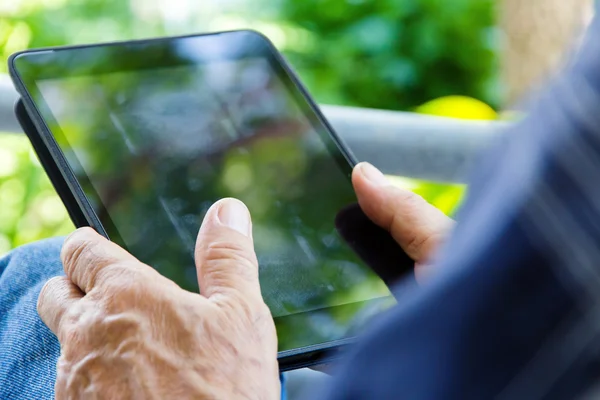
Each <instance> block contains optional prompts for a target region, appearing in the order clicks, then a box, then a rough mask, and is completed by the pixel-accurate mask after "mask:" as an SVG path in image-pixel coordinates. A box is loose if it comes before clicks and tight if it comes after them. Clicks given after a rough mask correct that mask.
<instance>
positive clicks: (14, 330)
mask: <svg viewBox="0 0 600 400" xmlns="http://www.w3.org/2000/svg"><path fill="white" fill-rule="evenodd" d="M61 245H62V239H60V238H56V239H50V240H45V241H42V242H38V243H34V244H30V245H27V246H23V247H21V248H19V249H17V250H15V251H13V252H12V253H10V254H9V255H8V256H6V257H4V258H3V259H1V260H0V399H12V400H19V399H23V400H25V399H32V400H33V399H35V400H38V399H39V400H42V399H52V398H54V381H55V378H56V360H57V359H58V356H59V354H60V346H59V344H58V340H57V339H56V336H54V334H53V333H52V332H51V331H50V330H49V329H48V328H46V325H44V323H43V322H42V321H41V319H40V318H39V316H38V314H37V312H36V304H37V298H38V294H39V293H40V290H41V289H42V286H44V283H45V282H46V281H47V280H48V279H49V278H51V277H53V276H56V275H61V274H63V269H62V264H61V262H60V258H59V255H60V248H61Z"/></svg>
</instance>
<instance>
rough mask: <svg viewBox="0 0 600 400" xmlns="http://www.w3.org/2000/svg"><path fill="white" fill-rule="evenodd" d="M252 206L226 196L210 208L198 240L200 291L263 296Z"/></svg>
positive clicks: (197, 261) (211, 294)
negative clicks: (256, 252) (251, 213)
mask: <svg viewBox="0 0 600 400" xmlns="http://www.w3.org/2000/svg"><path fill="white" fill-rule="evenodd" d="M251 232H252V222H251V220H250V213H249V212H248V209H247V208H246V206H245V205H244V203H242V202H241V201H239V200H235V199H223V200H220V201H218V202H216V203H215V204H213V206H212V207H211V208H210V210H208V213H206V216H205V217H204V221H203V223H202V227H201V228H200V232H199V234H198V240H197V242H196V268H197V271H198V284H199V285H200V293H202V294H203V295H204V296H206V297H211V296H213V295H215V294H217V293H221V294H222V293H231V292H232V291H234V292H237V293H239V294H242V295H243V296H245V297H246V296H247V297H251V298H257V296H258V297H260V284H259V281H258V262H257V260H256V254H255V253H254V244H253V242H252V233H251Z"/></svg>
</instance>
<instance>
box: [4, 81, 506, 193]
mask: <svg viewBox="0 0 600 400" xmlns="http://www.w3.org/2000/svg"><path fill="white" fill-rule="evenodd" d="M16 100H17V94H16V92H15V91H14V89H13V86H12V83H11V81H10V79H9V78H8V77H7V76H3V75H0V132H15V133H16V132H20V131H21V129H20V127H19V125H18V123H17V121H16V119H15V117H14V114H13V106H14V103H15V101H16ZM322 110H323V112H324V114H325V116H326V117H327V119H328V120H329V121H330V122H331V124H332V125H333V127H334V128H335V130H336V131H337V132H338V133H339V134H340V136H341V137H342V139H343V140H344V141H345V142H346V143H347V144H348V146H349V147H350V149H352V151H353V152H354V154H355V156H356V157H357V159H359V160H366V161H370V162H372V163H373V164H375V165H377V166H378V167H379V168H381V169H382V170H383V171H384V172H386V173H390V174H395V175H400V176H406V177H411V178H420V179H428V180H434V181H440V182H464V180H465V175H466V171H467V170H468V169H469V167H470V165H471V163H472V162H473V159H474V158H475V157H476V155H477V154H478V153H479V152H480V150H481V149H482V148H484V147H485V146H486V145H487V144H488V143H490V141H491V139H492V138H493V137H494V136H495V135H496V134H497V132H498V131H499V130H500V128H501V127H502V124H500V123H491V122H474V121H464V120H456V119H450V118H439V117H430V116H424V115H420V114H414V113H407V112H397V111H383V110H373V109H366V108H355V107H339V106H322Z"/></svg>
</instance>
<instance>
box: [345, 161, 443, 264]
mask: <svg viewBox="0 0 600 400" xmlns="http://www.w3.org/2000/svg"><path fill="white" fill-rule="evenodd" d="M352 183H353V185H354V189H355V191H356V195H357V197H358V202H359V204H360V207H361V208H362V210H363V211H364V213H365V214H366V215H367V216H368V217H369V218H370V219H371V220H372V221H373V222H375V223H376V224H377V225H379V226H381V227H382V228H384V229H386V230H388V231H389V232H390V233H391V234H392V236H393V237H394V239H395V240H396V242H398V244H399V245H400V246H401V247H402V249H404V251H405V252H406V254H408V255H409V256H410V257H411V258H412V259H413V260H415V261H416V262H417V263H423V262H425V261H427V259H428V258H430V257H431V256H432V255H433V252H434V251H435V250H436V249H437V247H438V246H439V244H440V242H441V241H442V240H443V239H444V238H445V237H446V236H447V234H448V232H449V231H450V229H451V228H452V226H453V225H454V221H453V220H452V219H450V218H448V217H447V216H446V215H445V214H444V213H442V212H441V211H440V210H438V209H437V208H435V207H434V206H432V205H431V204H429V203H427V201H425V200H424V199H423V198H422V197H421V196H418V195H416V194H414V193H412V192H411V191H408V190H403V189H400V188H398V187H396V186H393V185H391V184H390V183H389V182H388V180H387V179H386V178H385V177H384V175H383V174H382V173H381V172H380V171H379V170H378V169H377V168H375V167H374V166H372V165H371V164H369V163H360V164H358V165H357V166H356V167H355V168H354V171H353V173H352Z"/></svg>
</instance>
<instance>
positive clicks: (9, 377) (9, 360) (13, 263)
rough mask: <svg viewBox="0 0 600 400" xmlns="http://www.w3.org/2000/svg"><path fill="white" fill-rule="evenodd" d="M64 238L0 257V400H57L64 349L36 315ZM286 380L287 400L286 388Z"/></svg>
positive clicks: (58, 265)
mask: <svg viewBox="0 0 600 400" xmlns="http://www.w3.org/2000/svg"><path fill="white" fill-rule="evenodd" d="M61 246H62V238H55V239H49V240H44V241H41V242H37V243H33V244H29V245H27V246H23V247H21V248H18V249H16V250H14V251H13V252H12V253H10V254H9V255H8V256H6V257H4V258H2V259H0V399H11V400H21V399H23V400H43V399H53V398H54V381H55V379H56V361H57V359H58V356H59V354H60V346H59V344H58V340H57V339H56V336H54V334H53V333H52V332H51V331H50V330H49V329H48V328H47V327H46V325H44V323H43V322H42V321H41V319H40V318H39V316H38V314H37V311H36V304H37V298H38V295H39V293H40V290H41V289H42V286H44V283H45V282H46V281H47V280H48V279H50V278H51V277H53V276H57V275H62V274H63V269H62V264H61V262H60V248H61ZM284 386H285V385H284V380H283V377H282V399H284V400H285V387H284Z"/></svg>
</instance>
